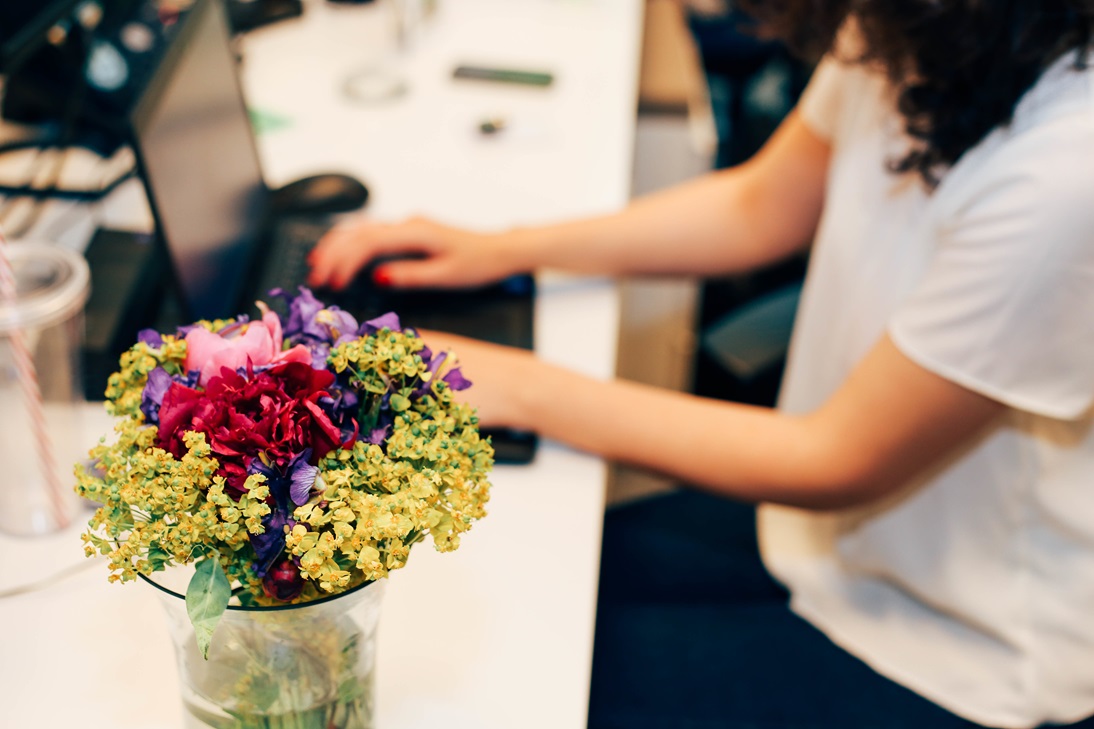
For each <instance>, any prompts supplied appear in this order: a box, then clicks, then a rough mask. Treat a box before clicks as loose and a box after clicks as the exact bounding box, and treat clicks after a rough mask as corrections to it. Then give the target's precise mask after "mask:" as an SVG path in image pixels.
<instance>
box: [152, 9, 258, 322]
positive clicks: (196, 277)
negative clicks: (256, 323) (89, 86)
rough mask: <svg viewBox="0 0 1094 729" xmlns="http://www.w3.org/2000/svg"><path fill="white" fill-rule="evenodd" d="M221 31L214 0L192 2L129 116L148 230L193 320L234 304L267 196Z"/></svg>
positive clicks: (221, 14)
mask: <svg viewBox="0 0 1094 729" xmlns="http://www.w3.org/2000/svg"><path fill="white" fill-rule="evenodd" d="M229 37H230V35H229V28H228V23H227V16H226V14H225V11H224V6H223V4H222V3H220V2H213V1H212V0H199V1H198V2H196V3H194V5H193V6H192V7H191V8H190V10H189V11H188V13H187V16H186V18H185V19H184V21H183V23H182V27H181V28H180V29H179V34H178V36H177V37H175V38H174V39H173V40H172V42H171V45H170V47H169V48H168V49H167V51H166V53H165V55H164V58H163V60H162V62H161V63H160V65H159V67H158V68H157V70H156V72H155V74H154V75H153V76H152V78H151V80H150V82H149V84H148V86H147V88H146V89H145V91H144V93H143V94H142V95H141V98H140V99H139V100H138V102H137V104H136V106H135V107H134V111H133V114H132V126H133V137H134V147H135V149H136V152H137V157H138V159H139V161H140V166H141V168H142V177H143V179H144V181H145V186H146V189H147V191H148V194H149V197H150V199H151V203H152V209H153V212H154V215H155V217H156V223H157V228H158V230H159V232H160V234H161V236H162V237H163V239H164V240H165V241H166V242H167V250H168V252H169V254H170V257H171V262H172V265H173V268H174V271H175V275H176V278H177V281H178V284H179V286H180V288H181V294H182V296H183V299H184V304H185V306H186V309H187V313H188V314H189V315H191V316H194V317H196V318H213V317H219V316H224V315H225V314H226V312H232V311H233V310H234V308H235V307H236V306H238V304H239V302H240V297H241V296H242V293H243V292H242V286H243V285H244V283H245V280H246V278H247V271H248V270H249V269H250V266H251V262H252V257H253V256H254V255H255V251H254V250H253V249H254V246H255V245H256V244H257V241H258V240H259V239H260V237H261V234H262V227H263V225H264V221H265V219H266V214H267V206H268V202H269V191H268V189H267V187H266V185H265V183H264V181H263V177H262V170H261V168H260V166H259V160H258V150H257V148H256V145H255V139H254V133H253V131H252V129H251V126H250V117H249V116H248V113H247V109H246V107H245V105H244V102H243V95H242V90H241V89H240V85H239V79H238V72H237V69H236V59H235V57H234V55H233V53H232V49H231V46H230V44H229Z"/></svg>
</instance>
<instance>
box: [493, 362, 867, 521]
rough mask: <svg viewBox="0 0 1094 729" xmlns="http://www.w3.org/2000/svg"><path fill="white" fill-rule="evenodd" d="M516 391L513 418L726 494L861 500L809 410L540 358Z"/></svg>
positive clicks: (826, 504) (809, 501)
mask: <svg viewBox="0 0 1094 729" xmlns="http://www.w3.org/2000/svg"><path fill="white" fill-rule="evenodd" d="M515 400H516V402H514V403H513V405H514V407H513V409H512V413H514V414H513V415H512V416H511V418H512V419H514V420H516V421H517V422H515V423H513V424H514V425H517V426H519V427H528V428H533V429H535V430H537V431H538V432H539V433H540V434H541V435H543V436H544V437H546V438H550V439H552V440H558V441H561V442H565V443H567V444H569V445H572V446H574V447H576V448H578V449H581V450H585V451H588V452H591V453H596V454H598V455H601V456H603V457H605V458H607V459H609V460H613V461H619V462H624V463H629V464H633V465H637V466H641V467H644V468H647V469H651V470H654V471H658V472H660V473H663V474H666V475H668V476H671V477H673V478H676V479H678V480H680V481H681V482H683V483H688V484H692V485H696V486H700V487H703V488H706V489H709V490H710V491H712V492H715V493H718V494H721V495H724V496H729V497H732V498H737V499H741V500H745V501H749V502H759V501H775V502H779V503H786V504H792V505H796V506H802V507H807V508H833V507H838V506H844V505H846V504H848V503H851V502H854V501H857V500H859V496H858V494H857V493H855V488H854V485H853V484H851V483H849V481H850V475H849V474H848V473H844V472H843V471H842V470H841V468H840V467H839V464H838V463H833V462H832V461H831V459H830V456H829V453H830V452H831V451H830V450H829V449H828V448H827V447H826V445H825V444H824V443H823V442H822V441H819V440H817V439H816V438H815V434H814V432H813V429H812V427H811V424H810V422H809V420H808V419H807V418H799V417H793V416H789V415H784V414H781V413H779V412H777V411H774V410H771V409H767V408H759V407H752V406H745V405H738V404H731V403H725V402H719V401H714V400H708V399H703V398H698V397H693V396H690V395H684V394H681V393H676V392H670V391H666V390H659V389H656V388H651V387H647V386H643V385H639V384H635V383H630V382H625V381H614V382H611V383H604V382H601V381H597V380H592V379H589V378H586V377H583V376H581V375H577V374H575V373H573V372H570V371H568V370H564V369H561V368H557V367H551V366H546V365H542V364H538V363H537V365H536V367H535V380H534V383H533V382H529V384H528V386H526V387H524V388H521V389H520V391H519V392H518V393H516V395H515Z"/></svg>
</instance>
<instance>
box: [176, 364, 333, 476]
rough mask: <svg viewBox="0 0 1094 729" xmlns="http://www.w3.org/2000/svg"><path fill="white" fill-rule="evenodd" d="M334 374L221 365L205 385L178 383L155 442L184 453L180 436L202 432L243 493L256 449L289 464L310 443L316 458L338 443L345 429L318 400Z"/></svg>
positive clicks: (298, 366) (288, 366) (300, 366)
mask: <svg viewBox="0 0 1094 729" xmlns="http://www.w3.org/2000/svg"><path fill="white" fill-rule="evenodd" d="M333 382H334V375H333V374H332V373H330V372H328V371H327V370H317V369H314V368H312V367H311V366H310V365H307V364H303V363H299V362H290V363H285V364H279V365H275V366H274V367H271V368H270V369H268V370H263V371H261V372H258V373H255V374H253V375H251V376H250V379H248V378H247V377H244V376H243V375H240V374H239V373H238V372H234V371H232V370H230V369H228V368H223V369H221V371H220V375H219V376H214V377H212V378H211V379H210V380H209V382H208V384H207V385H206V388H205V391H204V392H202V391H200V390H195V389H193V388H190V387H186V386H185V385H181V384H179V383H177V382H176V383H173V384H172V385H171V387H170V388H169V389H168V390H167V393H166V394H165V395H164V398H163V405H162V407H161V408H160V426H159V427H160V429H159V435H158V436H157V441H156V444H157V445H158V446H160V447H161V448H163V449H165V450H167V451H169V452H171V453H172V454H174V456H175V457H176V458H181V457H182V455H183V454H185V453H186V451H187V448H186V445H185V444H184V443H183V442H182V436H183V434H184V433H186V432H187V431H197V432H199V433H204V434H205V437H206V440H207V441H208V442H209V445H210V447H211V448H212V451H213V456H214V457H215V458H216V459H217V460H218V461H220V464H221V475H222V476H224V477H225V478H226V480H227V486H228V488H227V491H228V492H229V493H230V494H231V493H233V492H234V494H235V495H236V496H237V497H238V496H239V495H241V494H242V493H243V482H244V481H245V480H246V478H247V469H248V466H250V463H251V460H252V459H253V458H255V457H256V456H258V454H259V453H263V452H264V453H265V454H266V458H267V459H268V460H269V461H270V462H271V463H273V464H276V465H277V466H280V467H284V466H285V465H287V464H288V463H289V461H291V460H292V458H293V456H295V455H296V454H298V453H302V452H303V451H304V450H305V449H308V448H310V449H311V453H312V457H311V463H312V465H314V464H315V463H316V462H317V461H318V460H319V459H320V458H322V457H323V456H325V455H326V454H327V453H329V452H330V451H332V450H336V449H337V448H339V447H342V448H348V447H349V446H351V445H352V443H353V440H354V439H353V438H352V437H351V438H350V440H349V442H346V443H343V442H342V441H341V437H342V436H341V432H340V431H339V429H338V428H337V427H335V425H334V424H333V423H332V422H331V420H330V418H329V417H328V416H327V414H326V413H325V412H324V411H323V409H322V408H321V407H320V406H319V398H321V397H325V396H326V395H327V389H326V388H328V387H330V385H331V384H332V383H333Z"/></svg>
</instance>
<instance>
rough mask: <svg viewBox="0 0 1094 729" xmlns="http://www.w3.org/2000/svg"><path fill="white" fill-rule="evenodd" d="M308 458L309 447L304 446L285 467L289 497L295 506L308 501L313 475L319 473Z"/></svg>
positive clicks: (313, 483)
mask: <svg viewBox="0 0 1094 729" xmlns="http://www.w3.org/2000/svg"><path fill="white" fill-rule="evenodd" d="M309 458H311V448H306V449H304V451H303V452H302V453H297V454H296V456H294V457H293V459H292V460H291V461H290V462H289V465H288V467H287V468H286V469H285V475H286V476H288V478H289V498H290V499H292V502H293V503H294V504H296V505H297V506H303V505H304V504H306V503H308V499H309V498H310V497H311V488H312V486H314V485H315V477H316V476H318V475H319V469H318V468H316V467H315V466H313V465H311V464H310V463H308V459H309Z"/></svg>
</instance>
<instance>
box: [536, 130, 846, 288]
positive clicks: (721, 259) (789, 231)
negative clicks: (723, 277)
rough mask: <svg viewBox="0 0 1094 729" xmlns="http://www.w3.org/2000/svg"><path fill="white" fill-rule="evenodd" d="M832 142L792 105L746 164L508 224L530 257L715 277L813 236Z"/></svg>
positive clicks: (622, 270)
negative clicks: (615, 208)
mask: <svg viewBox="0 0 1094 729" xmlns="http://www.w3.org/2000/svg"><path fill="white" fill-rule="evenodd" d="M828 158H829V146H828V143H827V142H826V141H824V140H823V139H821V138H820V137H818V136H817V135H816V134H815V133H813V132H812V131H811V130H810V129H809V127H807V126H806V125H805V124H804V123H803V122H802V120H801V118H800V117H799V116H798V114H797V113H796V112H794V113H791V114H790V115H789V116H788V117H787V118H786V119H785V120H784V122H783V123H782V124H781V125H780V127H779V129H778V130H777V131H776V132H775V134H774V135H773V136H772V137H771V139H770V140H768V142H767V143H766V144H765V145H764V147H763V148H762V149H761V150H760V151H759V152H758V153H757V154H756V156H754V157H753V158H752V159H750V160H749V161H748V162H745V163H744V164H741V165H738V166H737V167H733V168H731V169H728V170H721V171H718V172H712V173H710V174H707V175H705V176H703V177H700V178H697V179H695V180H693V181H690V182H686V183H683V184H681V185H678V186H676V187H673V188H670V189H668V190H665V191H662V192H659V193H654V194H652V195H649V196H646V197H643V198H640V199H638V200H636V201H634V202H633V203H632V204H631V205H630V206H628V207H627V208H626V209H625V210H623V211H622V212H620V213H617V214H615V215H609V216H605V217H601V218H592V219H589V220H581V221H576V222H572V223H564V224H561V225H554V226H549V227H545V228H532V229H527V230H518V231H516V232H515V240H516V241H518V242H519V243H520V245H519V246H518V249H523V250H524V251H527V254H528V255H529V259H528V263H531V264H534V266H546V267H551V268H560V269H565V270H568V271H576V272H581V273H593V274H692V275H703V276H709V275H717V274H725V273H733V272H739V271H745V270H749V269H752V268H756V267H759V266H762V265H764V264H767V263H772V262H774V261H777V260H779V259H782V258H785V257H787V256H789V255H790V254H792V253H794V252H795V251H798V250H801V249H802V248H805V247H806V246H807V245H808V244H809V243H810V242H811V241H812V239H813V233H814V232H815V230H816V227H817V222H818V220H819V219H820V214H821V208H822V206H823V204H824V190H825V182H826V177H827V173H828Z"/></svg>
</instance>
